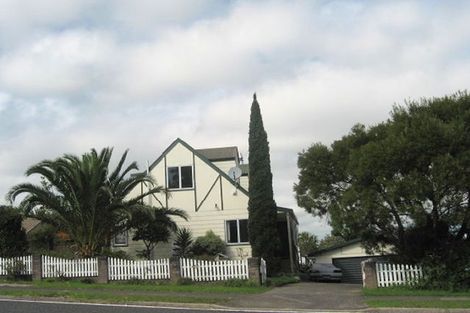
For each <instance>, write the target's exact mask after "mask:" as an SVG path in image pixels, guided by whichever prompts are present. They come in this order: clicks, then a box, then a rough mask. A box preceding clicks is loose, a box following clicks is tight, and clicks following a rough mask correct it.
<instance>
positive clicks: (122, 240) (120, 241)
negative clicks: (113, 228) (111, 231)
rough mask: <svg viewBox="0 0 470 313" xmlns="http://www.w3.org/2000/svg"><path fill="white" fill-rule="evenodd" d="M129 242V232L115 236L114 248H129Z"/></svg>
mask: <svg viewBox="0 0 470 313" xmlns="http://www.w3.org/2000/svg"><path fill="white" fill-rule="evenodd" d="M127 241H128V234H127V231H124V232H122V233H119V234H117V235H116V236H114V240H113V246H115V247H123V246H127V244H128V242H127Z"/></svg>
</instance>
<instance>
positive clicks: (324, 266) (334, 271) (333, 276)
mask: <svg viewBox="0 0 470 313" xmlns="http://www.w3.org/2000/svg"><path fill="white" fill-rule="evenodd" d="M341 279H343V273H342V271H341V269H339V268H337V267H336V266H334V265H333V264H330V263H313V264H312V266H311V267H310V280H314V281H336V282H341Z"/></svg>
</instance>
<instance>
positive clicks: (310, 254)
mask: <svg viewBox="0 0 470 313" xmlns="http://www.w3.org/2000/svg"><path fill="white" fill-rule="evenodd" d="M358 242H361V239H359V238H356V239H352V240H349V241H346V242H343V243H340V244H337V245H334V246H332V247H329V248H326V249H321V250H318V251H315V252H313V253H309V255H308V256H316V255H319V254H322V253H325V252H328V251H333V250H336V249H341V248H344V247H347V246H350V245H353V244H356V243H358Z"/></svg>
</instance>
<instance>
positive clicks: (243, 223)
mask: <svg viewBox="0 0 470 313" xmlns="http://www.w3.org/2000/svg"><path fill="white" fill-rule="evenodd" d="M238 223H239V225H240V242H248V220H239V221H238Z"/></svg>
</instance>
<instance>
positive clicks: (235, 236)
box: [226, 219, 248, 243]
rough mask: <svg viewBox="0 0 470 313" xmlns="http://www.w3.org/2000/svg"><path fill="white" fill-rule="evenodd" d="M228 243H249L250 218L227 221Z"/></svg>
mask: <svg viewBox="0 0 470 313" xmlns="http://www.w3.org/2000/svg"><path fill="white" fill-rule="evenodd" d="M226 231H227V234H226V236H227V242H228V243H248V220H246V219H245V220H231V221H227V222H226Z"/></svg>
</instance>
